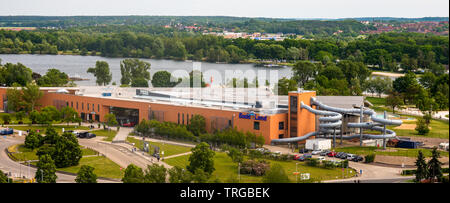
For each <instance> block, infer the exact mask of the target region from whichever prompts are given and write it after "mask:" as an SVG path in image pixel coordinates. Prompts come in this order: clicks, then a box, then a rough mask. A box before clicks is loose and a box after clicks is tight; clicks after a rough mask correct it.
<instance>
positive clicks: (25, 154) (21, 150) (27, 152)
mask: <svg viewBox="0 0 450 203" xmlns="http://www.w3.org/2000/svg"><path fill="white" fill-rule="evenodd" d="M8 150H9V151H10V152H16V153H13V154H12V155H13V156H14V158H16V159H17V160H18V161H28V160H38V159H39V157H38V156H37V155H36V152H37V150H38V149H34V150H31V149H28V148H26V147H25V145H23V144H18V145H13V146H11V147H9V148H8ZM81 152H82V153H83V156H89V155H96V154H97V151H94V150H92V149H88V148H84V147H81Z"/></svg>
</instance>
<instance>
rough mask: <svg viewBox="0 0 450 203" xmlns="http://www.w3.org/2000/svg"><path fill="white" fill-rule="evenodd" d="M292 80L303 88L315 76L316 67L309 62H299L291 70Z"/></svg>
mask: <svg viewBox="0 0 450 203" xmlns="http://www.w3.org/2000/svg"><path fill="white" fill-rule="evenodd" d="M292 71H293V76H294V77H293V79H295V80H296V81H297V82H298V84H299V86H300V87H303V86H304V85H305V84H306V83H307V82H308V81H309V80H310V79H311V78H313V77H314V76H315V75H316V72H317V67H316V65H314V64H313V63H311V62H309V61H299V62H297V63H296V64H295V65H294V67H293V68H292Z"/></svg>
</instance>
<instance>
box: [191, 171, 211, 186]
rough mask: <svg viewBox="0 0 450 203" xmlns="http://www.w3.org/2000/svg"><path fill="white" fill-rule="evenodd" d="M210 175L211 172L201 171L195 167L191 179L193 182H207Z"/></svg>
mask: <svg viewBox="0 0 450 203" xmlns="http://www.w3.org/2000/svg"><path fill="white" fill-rule="evenodd" d="M210 177H211V174H209V173H207V172H205V171H203V170H202V169H200V168H197V169H195V172H194V173H193V175H192V181H193V182H194V183H207V182H208V179H209V178H210Z"/></svg>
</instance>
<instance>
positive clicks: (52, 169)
mask: <svg viewBox="0 0 450 203" xmlns="http://www.w3.org/2000/svg"><path fill="white" fill-rule="evenodd" d="M36 166H37V170H36V175H35V179H36V181H37V182H38V183H56V178H58V177H57V176H56V166H55V162H54V161H53V159H52V157H50V155H48V154H44V155H42V156H39V162H38V163H37V165H36Z"/></svg>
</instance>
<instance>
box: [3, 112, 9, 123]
mask: <svg viewBox="0 0 450 203" xmlns="http://www.w3.org/2000/svg"><path fill="white" fill-rule="evenodd" d="M2 119H3V123H4V124H9V122H10V121H11V116H10V115H9V114H3V116H2Z"/></svg>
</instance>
